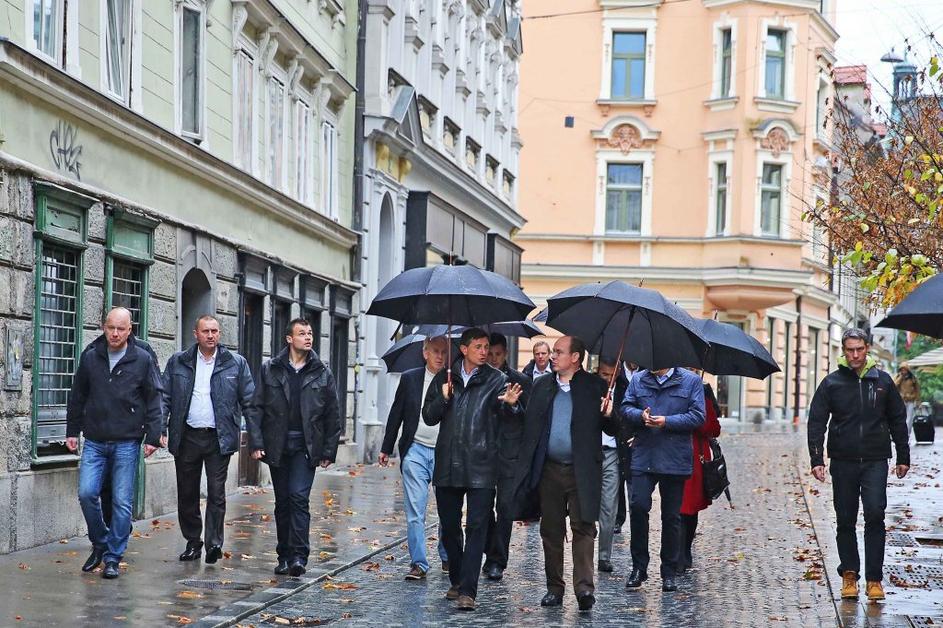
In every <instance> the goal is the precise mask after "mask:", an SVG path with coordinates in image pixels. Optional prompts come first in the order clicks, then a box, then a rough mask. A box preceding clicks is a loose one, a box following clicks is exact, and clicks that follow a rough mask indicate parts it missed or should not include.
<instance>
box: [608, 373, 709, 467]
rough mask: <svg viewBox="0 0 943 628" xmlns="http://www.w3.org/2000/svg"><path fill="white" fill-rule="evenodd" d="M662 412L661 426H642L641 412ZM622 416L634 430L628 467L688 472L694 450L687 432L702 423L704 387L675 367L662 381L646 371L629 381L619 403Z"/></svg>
mask: <svg viewBox="0 0 943 628" xmlns="http://www.w3.org/2000/svg"><path fill="white" fill-rule="evenodd" d="M645 408H651V415H652V416H664V417H665V425H664V427H646V426H645V423H644V421H642V412H643V411H644V410H645ZM621 414H622V420H623V421H624V422H625V423H626V424H628V426H629V427H630V428H632V429H634V430H635V441H634V442H633V443H632V471H633V472H643V473H662V474H666V475H691V470H692V466H693V464H692V463H693V458H694V450H693V447H692V445H691V433H692V432H693V431H694V430H696V429H697V428H699V427H701V426H702V425H703V424H704V387H703V384H702V383H701V378H700V377H698V376H697V375H695V374H694V373H692V372H691V371H688V370H687V369H682V368H676V369H675V370H674V373H672V375H671V377H670V378H669V379H668V381H666V382H665V383H664V384H659V383H658V380H657V379H655V376H654V375H652V373H651V372H650V371H647V370H646V371H641V372H639V373H638V374H636V375H635V377H633V378H632V381H631V382H629V387H628V389H627V390H626V391H625V399H623V401H622V407H621Z"/></svg>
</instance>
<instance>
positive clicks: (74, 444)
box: [65, 436, 79, 453]
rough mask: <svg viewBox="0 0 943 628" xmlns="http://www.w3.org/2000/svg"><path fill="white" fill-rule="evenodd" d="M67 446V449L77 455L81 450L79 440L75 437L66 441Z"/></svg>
mask: <svg viewBox="0 0 943 628" xmlns="http://www.w3.org/2000/svg"><path fill="white" fill-rule="evenodd" d="M65 446H66V449H68V450H69V451H71V452H72V453H75V452H77V451H78V450H79V439H78V438H77V437H75V436H70V437H68V438H67V439H65Z"/></svg>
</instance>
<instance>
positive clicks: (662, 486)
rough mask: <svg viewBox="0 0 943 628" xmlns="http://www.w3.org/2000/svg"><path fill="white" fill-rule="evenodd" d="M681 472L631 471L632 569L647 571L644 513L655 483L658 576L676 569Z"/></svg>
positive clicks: (648, 510) (646, 514) (645, 516)
mask: <svg viewBox="0 0 943 628" xmlns="http://www.w3.org/2000/svg"><path fill="white" fill-rule="evenodd" d="M687 479H688V478H687V476H685V475H666V474H660V473H643V472H639V471H633V472H632V498H631V499H630V501H629V522H630V524H631V527H632V531H631V534H632V538H631V539H629V547H630V549H631V553H632V568H633V569H638V570H640V571H641V572H642V573H644V574H647V573H648V562H649V555H648V513H649V512H651V510H652V493H653V492H654V491H655V485H656V484H657V485H658V493H659V495H661V576H662V577H663V578H664V577H666V576H674V575H675V574H677V572H678V554H679V545H680V541H681V499H682V497H684V483H685V481H686V480H687Z"/></svg>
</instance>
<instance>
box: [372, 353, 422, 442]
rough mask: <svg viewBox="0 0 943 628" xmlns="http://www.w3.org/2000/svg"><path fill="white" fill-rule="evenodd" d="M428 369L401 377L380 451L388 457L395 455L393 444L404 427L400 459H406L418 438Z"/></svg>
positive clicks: (408, 372)
mask: <svg viewBox="0 0 943 628" xmlns="http://www.w3.org/2000/svg"><path fill="white" fill-rule="evenodd" d="M425 374H426V367H425V366H420V367H418V368H414V369H409V370H408V371H403V374H402V375H400V378H399V385H398V386H397V387H396V395H395V396H394V397H393V405H392V406H390V415H389V417H387V419H386V433H385V435H384V436H383V446H382V447H380V451H381V452H382V453H384V454H386V455H387V456H389V455H390V454H391V453H393V444H394V443H395V442H396V435H397V434H399V432H400V428H401V427H402V429H403V433H402V436H400V438H399V457H400V459H403V458H405V457H406V452H407V451H409V448H410V446H411V445H412V444H413V439H414V438H415V437H416V428H418V427H419V412H420V411H421V410H422V402H423V398H422V384H423V382H424V381H425Z"/></svg>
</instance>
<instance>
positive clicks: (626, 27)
mask: <svg viewBox="0 0 943 628" xmlns="http://www.w3.org/2000/svg"><path fill="white" fill-rule="evenodd" d="M620 13H621V12H620ZM656 25H657V19H656V18H655V17H654V14H652V17H614V16H610V15H608V13H607V14H606V15H605V16H604V17H603V29H602V31H603V33H602V80H601V81H600V90H599V100H601V101H607V102H608V101H614V102H620V103H621V102H628V103H631V102H643V103H644V102H649V101H653V100H655V50H656V48H655V30H656V28H655V27H656ZM622 32H636V33H642V32H644V33H645V91H644V93H643V94H642V98H641V99H637V98H635V99H623V98H618V99H614V98H613V97H612V42H613V35H615V34H616V33H622Z"/></svg>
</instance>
